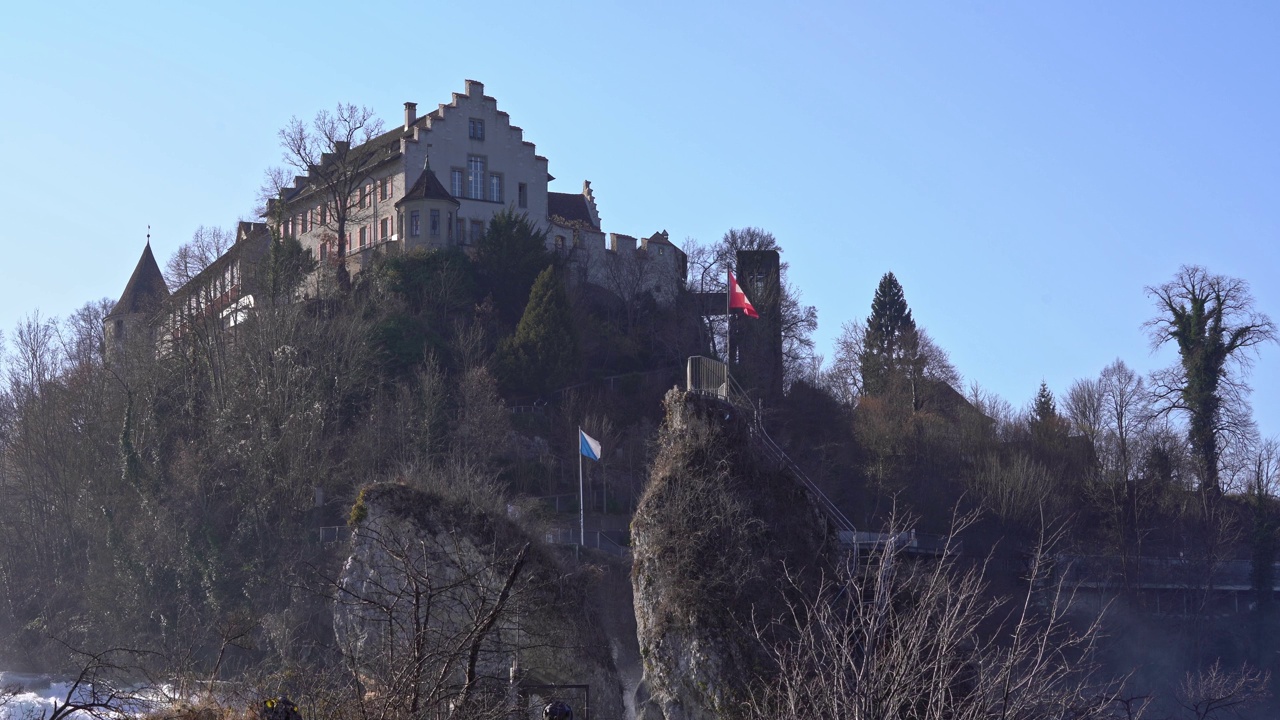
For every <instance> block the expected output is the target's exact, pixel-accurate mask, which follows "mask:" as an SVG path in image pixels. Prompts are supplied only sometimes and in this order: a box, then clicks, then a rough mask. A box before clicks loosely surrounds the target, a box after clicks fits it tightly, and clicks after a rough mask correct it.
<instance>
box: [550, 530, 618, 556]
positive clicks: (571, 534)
mask: <svg viewBox="0 0 1280 720" xmlns="http://www.w3.org/2000/svg"><path fill="white" fill-rule="evenodd" d="M621 534H622V533H621V531H613V530H588V531H587V541H586V542H585V543H579V542H578V538H580V537H582V536H581V535H580V534H579V532H578V530H577V529H576V528H555V529H553V530H548V531H547V534H546V537H545V539H546V541H547V544H549V545H578V544H581V545H583V546H584V547H589V548H595V549H596V550H602V551H604V552H607V553H609V554H610V555H617V556H618V557H627V556H629V555H631V548H630V547H628V546H626V545H623V544H622V543H621V542H619V541H618V540H615V539H614V538H613V537H612V536H613V535H621Z"/></svg>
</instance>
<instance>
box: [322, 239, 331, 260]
mask: <svg viewBox="0 0 1280 720" xmlns="http://www.w3.org/2000/svg"><path fill="white" fill-rule="evenodd" d="M328 259H329V243H327V242H322V243H320V262H325V261H326V260H328Z"/></svg>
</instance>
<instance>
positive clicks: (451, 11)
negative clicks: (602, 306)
mask: <svg viewBox="0 0 1280 720" xmlns="http://www.w3.org/2000/svg"><path fill="white" fill-rule="evenodd" d="M180 5H181V6H180ZM185 5H186V4H178V3H167V2H166V3H155V4H151V5H147V4H141V3H128V2H123V3H80V2H69V3H55V4H37V3H23V4H19V5H17V6H14V7H11V8H7V9H6V11H5V19H4V22H3V23H2V24H0V107H2V108H3V110H4V111H3V112H0V157H3V158H4V160H5V168H6V170H7V172H4V173H2V174H0V213H2V214H3V216H4V218H5V219H6V222H5V223H4V224H3V226H2V229H0V242H3V247H4V249H5V258H6V262H5V263H4V264H3V266H2V267H3V269H2V270H0V273H3V275H2V276H0V277H2V280H3V282H0V328H3V329H4V330H5V332H6V334H8V333H9V330H10V329H11V328H12V327H13V325H14V324H15V323H16V322H17V321H18V320H19V319H20V318H21V317H23V316H24V315H26V314H27V313H29V312H31V311H33V310H37V309H38V310H39V311H40V312H41V313H43V314H45V315H56V316H62V315H66V314H67V313H68V312H70V311H72V310H73V309H75V308H76V307H78V306H80V305H81V304H83V303H84V302H86V301H88V300H91V299H94V298H101V297H104V296H110V297H113V298H114V297H116V296H118V295H119V293H120V291H121V290H122V289H123V287H124V283H125V281H126V280H127V279H128V276H129V273H130V271H131V270H132V269H133V265H134V263H135V261H136V260H137V257H138V254H139V252H140V251H141V249H142V244H143V241H144V236H145V235H146V228H147V226H148V225H150V226H151V232H152V243H153V247H154V249H155V251H156V254H157V256H158V257H159V259H160V260H161V262H162V263H163V261H164V259H165V258H167V257H168V256H169V254H170V253H172V252H173V250H174V249H175V248H177V247H178V245H180V244H181V243H182V242H184V241H186V240H187V239H189V238H190V236H191V233H192V231H193V230H194V229H195V228H196V227H197V226H199V225H222V226H230V225H232V224H233V223H234V222H235V221H236V219H237V218H240V217H246V216H247V215H248V214H249V213H250V211H251V208H252V206H253V200H254V197H255V192H256V189H257V187H258V185H259V183H260V181H261V177H262V172H263V170H264V169H265V168H266V167H268V166H270V165H276V164H279V155H280V153H279V149H278V147H277V140H276V131H277V130H278V129H279V128H280V127H281V126H283V125H284V124H285V123H286V122H287V121H288V120H289V118H290V117H291V116H294V115H297V116H299V117H304V118H305V117H310V116H311V115H313V114H314V113H315V112H316V111H317V110H319V109H321V108H331V107H332V106H333V105H334V104H335V103H337V102H352V103H356V104H360V105H367V106H369V107H371V108H374V109H375V110H376V111H377V112H378V113H379V114H381V116H382V117H383V118H384V119H385V120H386V121H387V122H388V123H396V122H399V120H400V117H401V112H402V103H403V102H405V101H406V100H412V101H416V102H418V103H419V106H420V108H422V109H423V110H426V109H430V108H431V107H433V106H434V105H435V104H436V103H439V102H446V101H447V100H448V99H449V94H450V93H451V92H454V91H459V92H460V91H462V89H463V80H464V78H473V79H476V80H480V81H482V82H484V83H485V87H486V91H487V92H488V93H489V94H490V95H493V96H495V97H497V99H498V103H499V107H500V108H502V109H504V110H506V111H508V112H510V114H511V118H512V121H513V122H514V123H515V124H517V125H520V126H522V127H523V128H524V129H525V137H526V138H527V139H529V140H531V141H533V142H535V143H536V144H537V146H538V151H539V152H540V153H541V154H543V155H545V156H547V157H548V158H550V163H551V165H550V169H551V172H552V174H553V175H555V176H556V177H557V178H559V180H558V181H557V182H556V183H554V184H553V189H556V190H560V191H570V192H572V191H577V190H578V189H579V188H580V187H581V181H582V180H583V179H584V178H586V179H590V180H591V181H592V182H593V185H594V187H595V189H596V196H597V198H598V199H599V202H600V210H601V215H602V216H603V220H604V226H605V229H606V231H613V232H624V233H628V234H633V235H638V234H641V233H643V234H646V235H647V234H649V233H652V232H653V231H655V230H659V229H666V230H668V231H669V232H670V233H671V235H672V238H673V240H681V239H684V238H697V239H698V240H700V241H703V242H706V243H709V242H711V241H714V240H715V239H716V238H718V237H719V236H720V235H721V234H723V233H724V232H725V230H727V229H729V228H732V227H743V226H758V227H762V228H764V229H767V230H769V231H770V232H772V233H774V234H775V235H776V236H777V237H778V239H779V241H780V242H781V243H782V245H783V247H784V248H785V253H784V257H785V258H786V259H787V260H789V261H790V263H791V278H792V280H793V281H794V282H795V283H796V285H797V286H798V287H799V288H800V289H801V290H802V291H803V293H804V299H805V301H806V302H808V303H811V304H814V305H816V306H817V307H818V310H819V321H820V329H819V332H818V336H817V340H818V345H819V349H820V350H821V351H823V352H827V353H829V349H830V345H831V341H832V339H833V338H834V337H835V335H836V334H837V333H838V332H839V328H840V325H841V323H843V322H845V321H846V320H849V319H851V318H855V317H864V316H865V315H866V314H867V312H868V309H869V306H870V302H871V296H872V293H873V291H874V289H875V285H876V282H877V281H878V279H879V278H880V276H881V275H882V274H883V273H884V272H886V271H888V270H892V271H893V272H894V273H895V274H896V275H897V276H898V278H899V280H900V281H901V282H902V285H903V286H904V288H905V290H906V295H907V300H908V302H909V303H910V305H911V307H912V309H913V311H914V313H915V317H916V320H917V322H918V323H919V324H921V325H923V326H924V327H926V328H928V330H929V331H930V333H931V334H932V335H933V336H934V338H935V339H936V340H937V341H938V343H939V344H940V345H941V346H942V347H944V348H946V349H947V350H948V351H949V352H950V353H951V357H952V360H953V361H954V363H955V365H956V366H957V368H958V369H959V370H960V372H961V373H963V374H964V376H965V378H966V379H967V380H976V381H977V382H979V383H980V384H982V385H983V386H985V387H987V388H989V389H991V390H994V391H995V392H997V393H999V394H1000V395H1001V396H1003V397H1004V398H1006V399H1007V400H1009V401H1010V402H1012V403H1014V404H1015V405H1018V406H1022V405H1025V404H1026V403H1027V402H1028V401H1029V400H1030V399H1031V397H1032V396H1033V394H1034V393H1035V390H1036V388H1037V386H1038V385H1039V383H1040V381H1041V379H1044V380H1045V381H1047V382H1048V384H1049V386H1050V388H1051V389H1052V390H1054V392H1055V393H1058V394H1059V395H1061V394H1062V393H1064V392H1065V390H1066V388H1067V387H1068V386H1069V385H1070V383H1071V382H1072V381H1073V380H1074V379H1076V378H1080V377H1086V376H1090V377H1092V376H1096V375H1097V373H1098V372H1099V371H1100V370H1101V369H1102V368H1103V367H1104V366H1105V365H1106V364H1108V363H1109V362H1110V361H1112V360H1113V359H1115V358H1117V357H1120V358H1123V359H1124V360H1125V361H1126V362H1128V363H1129V364H1130V365H1131V366H1134V367H1135V368H1137V369H1140V370H1143V371H1146V370H1150V369H1152V368H1155V367H1159V366H1162V365H1166V364H1169V363H1170V362H1172V361H1173V359H1174V358H1173V355H1172V353H1170V352H1164V353H1161V354H1156V355H1152V354H1151V352H1150V350H1149V347H1148V343H1147V340H1146V337H1145V335H1144V333H1143V331H1142V328H1141V324H1142V322H1143V321H1144V320H1146V319H1148V318H1149V317H1151V316H1152V314H1153V312H1154V310H1153V306H1152V304H1151V302H1150V300H1149V299H1148V298H1147V297H1146V296H1145V295H1144V292H1143V288H1144V286H1147V285H1153V284H1159V283H1162V282H1164V281H1166V280H1168V279H1170V278H1171V277H1172V276H1173V275H1174V273H1175V272H1176V271H1177V269H1178V267H1179V266H1180V265H1182V264H1190V263H1197V264H1202V265H1204V266H1206V267H1207V268H1209V269H1210V270H1211V271H1213V272H1216V273H1221V274H1226V275H1231V276H1236V277H1240V278H1243V279H1245V280H1247V281H1248V282H1250V283H1251V284H1252V287H1253V292H1254V295H1255V296H1256V298H1257V304H1258V307H1259V309H1261V310H1263V311H1264V312H1267V313H1269V314H1270V315H1271V316H1272V317H1273V318H1275V319H1278V320H1280V283H1278V282H1277V270H1278V269H1280V249H1277V239H1280V42H1276V38H1277V37H1280V5H1277V4H1275V3H1244V2H1239V3H1212V4H1210V3H1157V2H1127V3H1115V2H1078V1H1073V2H1036V3H1025V2H1008V3H991V2H963V1H962V2H936V3H925V2H919V3H876V4H868V3H855V2H833V3H817V2H810V3H803V4H802V7H801V8H799V9H780V8H781V5H782V4H780V3H755V2H732V3H730V2H676V3H667V2H647V3H562V2H540V3H529V2H522V3H516V4H512V5H509V6H508V5H506V4H505V3H499V2H491V3H485V4H475V3H422V2H417V3H400V2H381V3H365V4H359V5H357V4H334V3H327V2H307V3H298V4H296V5H295V6H294V7H292V8H290V7H286V4H285V3H241V2H219V3H217V5H216V8H215V7H210V8H208V9H198V8H192V7H186V6H185ZM1253 384H1254V386H1255V388H1256V392H1255V395H1254V405H1255V409H1256V413H1257V417H1258V419H1259V421H1260V425H1261V429H1262V431H1263V433H1264V434H1266V435H1280V347H1276V346H1270V347H1266V348H1264V349H1263V357H1262V360H1261V362H1259V363H1258V364H1257V366H1256V369H1255V374H1254V376H1253Z"/></svg>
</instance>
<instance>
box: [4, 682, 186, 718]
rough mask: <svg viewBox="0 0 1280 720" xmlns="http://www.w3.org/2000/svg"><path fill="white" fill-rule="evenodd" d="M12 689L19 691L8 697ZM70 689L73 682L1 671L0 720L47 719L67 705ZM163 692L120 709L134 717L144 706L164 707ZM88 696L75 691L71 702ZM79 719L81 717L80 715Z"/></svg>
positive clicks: (83, 690) (82, 690) (83, 691)
mask: <svg viewBox="0 0 1280 720" xmlns="http://www.w3.org/2000/svg"><path fill="white" fill-rule="evenodd" d="M14 687H18V688H21V691H20V692H17V693H16V694H13V695H10V693H9V692H8V691H7V689H9V688H14ZM71 687H72V681H71V680H67V679H58V678H51V677H49V676H48V675H25V674H22V673H11V672H3V671H0V688H4V689H6V691H4V692H2V693H0V703H3V704H2V705H0V720H40V718H44V717H48V716H49V715H50V714H52V713H53V711H54V709H55V707H56V706H58V705H61V704H63V703H64V702H66V700H67V693H68V692H70V691H71ZM163 690H164V689H163V688H162V692H160V693H148V694H149V695H152V697H149V698H147V700H146V701H144V702H138V703H133V704H132V705H133V706H132V707H128V708H121V709H122V710H123V711H124V714H126V715H136V714H140V713H141V712H143V711H145V710H146V709H147V708H146V707H144V706H150V707H154V706H155V705H159V704H164V703H165V702H166V701H167V698H164V697H162V695H163V694H164V693H163ZM87 693H88V688H77V694H76V695H74V696H73V697H72V699H73V700H76V699H84V698H85V697H87ZM80 716H81V717H84V715H83V714H80Z"/></svg>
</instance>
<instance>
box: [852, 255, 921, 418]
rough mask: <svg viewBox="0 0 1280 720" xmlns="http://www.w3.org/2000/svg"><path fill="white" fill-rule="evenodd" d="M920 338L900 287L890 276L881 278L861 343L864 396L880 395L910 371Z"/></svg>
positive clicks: (917, 353)
mask: <svg viewBox="0 0 1280 720" xmlns="http://www.w3.org/2000/svg"><path fill="white" fill-rule="evenodd" d="M918 343H919V336H918V334H917V333H916V323H915V320H913V319H912V318H911V308H909V307H907V300H906V297H905V296H904V295H903V292H902V286H901V285H899V284H898V279H897V278H896V277H894V276H893V273H891V272H888V273H885V274H884V277H882V278H880V285H879V286H878V287H877V288H876V294H875V298H874V299H872V301H871V315H870V316H869V317H867V332H866V337H865V339H864V342H863V348H862V357H861V363H860V365H861V367H862V389H863V393H865V394H867V395H882V394H884V393H886V392H888V391H889V390H890V389H891V388H892V387H893V385H894V379H895V376H897V375H899V374H901V373H903V372H905V371H908V370H910V369H911V367H912V364H913V363H915V362H916V361H917V356H918V355H919V352H918V347H917V346H918Z"/></svg>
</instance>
